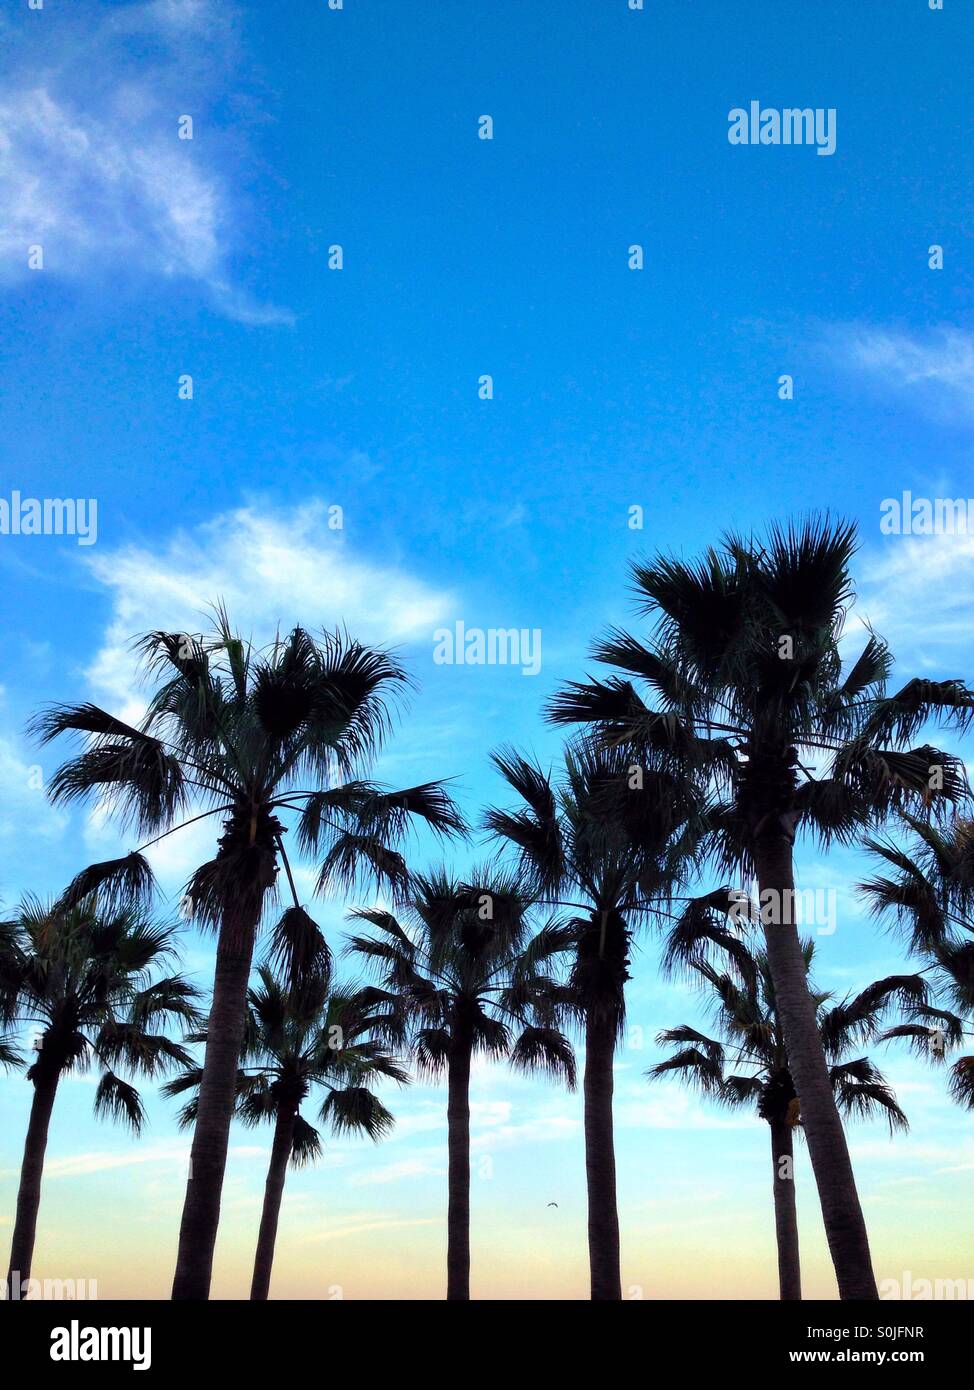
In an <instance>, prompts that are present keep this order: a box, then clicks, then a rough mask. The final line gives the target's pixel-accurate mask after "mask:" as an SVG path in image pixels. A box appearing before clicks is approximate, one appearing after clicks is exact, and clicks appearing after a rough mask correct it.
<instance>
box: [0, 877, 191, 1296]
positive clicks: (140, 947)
mask: <svg viewBox="0 0 974 1390" xmlns="http://www.w3.org/2000/svg"><path fill="white" fill-rule="evenodd" d="M174 941H175V937H174V933H173V931H172V930H171V929H170V928H166V927H162V926H158V925H156V924H154V923H153V922H151V921H150V920H149V919H148V918H147V917H146V915H145V913H144V911H143V910H142V909H141V908H140V907H138V906H132V905H127V906H126V905H124V904H123V905H116V904H109V905H107V906H103V905H102V904H101V903H100V902H99V900H98V897H97V895H95V894H92V895H89V896H88V897H86V898H84V899H82V900H81V901H80V902H78V903H77V904H76V905H75V906H73V907H71V908H63V907H60V906H58V905H54V906H44V905H43V904H41V903H40V902H39V901H38V900H37V899H35V898H28V899H26V900H25V901H24V902H23V903H22V904H21V905H20V907H19V909H18V911H17V914H16V916H15V917H14V918H13V919H12V920H11V921H8V922H5V923H3V924H2V926H0V994H2V997H3V1011H4V1014H5V1016H6V1017H7V1018H8V1020H10V1021H13V1020H16V1021H17V1022H18V1023H20V1024H21V1025H28V1026H29V1027H30V1028H32V1029H34V1030H35V1038H36V1040H35V1044H34V1047H35V1053H36V1055H35V1059H34V1061H33V1063H32V1064H31V1066H30V1068H29V1069H28V1071H27V1079H28V1080H29V1081H30V1082H31V1084H32V1086H33V1099H32V1101H31V1110H30V1122H29V1124H28V1127H27V1138H26V1141H25V1143H24V1158H23V1165H22V1167H21V1173H20V1187H19V1189H18V1192H17V1215H16V1219H15V1222H14V1231H13V1240H12V1242H11V1247H10V1263H9V1266H8V1271H7V1296H8V1298H11V1297H16V1296H17V1295H16V1293H15V1292H14V1287H15V1284H16V1282H17V1281H18V1280H19V1284H20V1286H21V1287H22V1286H23V1285H24V1284H25V1283H26V1282H27V1280H28V1279H29V1278H30V1270H31V1263H32V1260H33V1254H34V1235H35V1231H36V1228H37V1213H38V1208H39V1206H40V1200H41V1179H42V1177H43V1173H44V1154H45V1151H46V1149H47V1136H48V1130H49V1128H50V1123H51V1114H52V1112H53V1109H54V1101H55V1098H56V1096H57V1089H58V1085H59V1083H60V1080H61V1077H62V1076H64V1075H65V1073H67V1072H72V1071H84V1070H86V1069H87V1068H88V1067H90V1066H91V1065H93V1064H94V1065H96V1066H98V1067H100V1068H101V1069H102V1074H101V1078H100V1080H99V1082H98V1088H97V1090H96V1091H95V1114H96V1115H103V1116H107V1117H108V1118H109V1119H113V1120H119V1121H122V1122H124V1123H125V1124H127V1125H128V1126H129V1127H130V1128H131V1129H132V1131H133V1132H134V1133H135V1134H138V1133H139V1132H140V1131H141V1129H142V1126H143V1123H144V1120H145V1111H144V1110H143V1107H142V1101H141V1099H140V1097H139V1093H138V1091H137V1090H136V1089H135V1087H134V1086H133V1085H132V1083H131V1082H130V1081H128V1080H126V1079H125V1077H124V1076H120V1075H119V1074H118V1072H117V1071H116V1070H115V1068H116V1067H121V1068H124V1070H126V1071H128V1072H130V1073H132V1074H134V1075H136V1076H145V1077H156V1076H159V1075H161V1074H163V1073H165V1072H166V1071H168V1070H170V1069H171V1068H173V1067H176V1066H187V1065H188V1064H190V1063H191V1061H192V1058H191V1056H190V1054H189V1053H188V1052H187V1051H186V1050H185V1048H183V1047H182V1046H180V1044H179V1043H177V1042H175V1041H174V1040H173V1039H172V1038H171V1037H169V1036H168V1033H167V1031H166V1030H167V1029H170V1028H171V1027H172V1026H173V1025H175V1026H177V1027H178V1028H185V1027H198V1026H199V1022H200V1016H199V1013H198V1011H197V1007H196V1005H197V1001H198V998H199V995H198V992H197V990H196V989H195V988H194V987H193V986H192V985H190V984H189V983H188V982H187V981H186V980H185V979H184V978H183V977H182V976H181V975H179V974H169V975H163V974H160V973H159V972H160V970H161V968H162V967H165V966H166V965H168V964H169V962H170V961H171V960H172V959H173V957H174V955H175V949H174Z"/></svg>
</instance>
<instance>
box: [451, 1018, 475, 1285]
mask: <svg viewBox="0 0 974 1390" xmlns="http://www.w3.org/2000/svg"><path fill="white" fill-rule="evenodd" d="M472 1050H473V1047H472V1041H471V1039H470V1038H468V1037H467V1036H466V1033H465V1031H464V1030H462V1029H457V1030H456V1032H455V1036H454V1039H453V1044H452V1046H451V1049H450V1057H449V1063H448V1070H447V1085H448V1091H449V1095H448V1099H447V1110H446V1123H447V1145H448V1149H449V1176H448V1179H447V1183H448V1188H449V1203H448V1210H447V1219H446V1225H447V1249H446V1296H447V1299H448V1300H449V1301H451V1302H453V1301H461V1300H467V1299H469V1298H470V1056H471V1052H472Z"/></svg>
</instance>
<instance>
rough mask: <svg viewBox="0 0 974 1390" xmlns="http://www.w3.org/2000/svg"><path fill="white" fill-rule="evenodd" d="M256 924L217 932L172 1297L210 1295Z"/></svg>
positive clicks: (235, 925) (192, 1297)
mask: <svg viewBox="0 0 974 1390" xmlns="http://www.w3.org/2000/svg"><path fill="white" fill-rule="evenodd" d="M256 924H257V918H256V917H255V918H254V920H253V921H252V922H251V923H249V924H248V926H249V929H247V927H245V928H244V929H243V930H240V929H239V925H238V924H234V928H235V929H234V930H233V931H232V932H231V931H228V929H227V926H226V925H224V927H223V928H222V929H221V931H220V942H219V945H218V947H217V954H216V974H215V976H214V980H213V1004H212V1007H211V1009H210V1019H209V1023H208V1025H207V1041H206V1055H205V1057H204V1059H203V1079H202V1081H201V1083H200V1093H199V1108H198V1111H197V1117H196V1129H195V1131H194V1133H193V1147H192V1151H191V1153H190V1167H189V1178H188V1180H187V1183H186V1197H185V1200H184V1202H183V1216H182V1221H181V1223H180V1227H179V1253H178V1255H177V1257H176V1274H175V1277H174V1279H173V1286H172V1296H173V1298H175V1299H205V1298H208V1297H209V1294H210V1277H211V1275H212V1273H213V1251H214V1248H215V1246H216V1233H217V1227H218V1226H219V1224H220V1197H221V1194H222V1192H223V1173H224V1170H225V1168H226V1165H227V1145H228V1143H229V1139H230V1120H231V1117H232V1115H233V1107H234V1100H235V1097H236V1088H237V1067H238V1065H239V1061H240V1046H241V1043H242V1042H243V1035H244V1026H245V1023H246V1017H247V986H248V983H249V981H250V963H251V958H252V956H253V952H254V935H255V930H256Z"/></svg>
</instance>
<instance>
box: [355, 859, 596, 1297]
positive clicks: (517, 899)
mask: <svg viewBox="0 0 974 1390" xmlns="http://www.w3.org/2000/svg"><path fill="white" fill-rule="evenodd" d="M530 905H531V899H530V897H529V896H528V895H527V894H525V893H524V892H523V891H522V890H521V889H519V887H518V886H517V884H516V882H515V881H514V880H513V879H511V878H509V877H505V876H504V875H502V874H501V873H498V872H496V871H494V870H491V869H482V870H477V871H474V872H473V874H472V875H471V877H469V878H468V879H467V880H466V881H464V882H460V881H459V880H457V879H455V878H453V877H451V876H450V875H449V874H448V873H447V871H446V870H445V869H437V870H434V871H432V872H431V873H430V874H428V875H420V874H417V875H416V876H415V878H414V880H413V884H412V891H411V893H410V896H409V899H408V902H407V904H406V912H405V913H404V914H403V916H402V917H401V918H397V917H394V916H393V915H392V914H391V913H389V912H386V911H383V910H381V909H376V908H372V909H365V908H363V909H358V910H357V911H355V912H353V913H352V914H351V915H352V917H353V918H355V919H357V920H359V921H364V922H368V923H369V924H370V925H371V926H372V927H374V928H375V929H376V930H377V931H378V932H379V933H381V935H378V936H356V937H353V938H352V939H351V941H350V943H349V949H350V950H351V951H352V952H354V953H355V954H356V955H358V956H360V957H362V958H363V959H366V960H368V961H370V962H371V963H372V965H373V967H374V968H375V969H376V970H377V971H378V975H379V978H380V979H381V981H382V987H381V988H377V989H373V990H372V991H368V990H367V991H365V997H366V999H367V1000H368V1001H369V1002H374V1003H375V1004H377V1005H383V1006H387V1007H388V1009H389V1013H390V1019H391V1020H394V1021H393V1022H391V1023H390V1025H389V1026H390V1027H391V1029H392V1031H393V1033H394V1034H395V1035H396V1036H400V1037H403V1036H405V1037H408V1038H409V1040H410V1042H411V1045H412V1049H413V1055H414V1057H415V1059H416V1063H417V1066H418V1068H419V1070H420V1072H421V1074H424V1075H427V1076H440V1075H442V1074H443V1073H446V1077H447V1132H448V1133H447V1145H448V1211H447V1295H446V1296H447V1298H448V1299H450V1300H465V1299H469V1297H470V1070H471V1063H472V1061H473V1058H474V1056H475V1055H477V1054H481V1055H483V1056H487V1057H492V1058H500V1057H507V1058H509V1060H510V1062H511V1064H512V1065H513V1066H514V1067H517V1068H520V1069H522V1070H535V1069H536V1070H540V1071H543V1072H547V1073H548V1074H550V1075H552V1076H559V1077H561V1078H562V1079H563V1080H565V1082H566V1083H567V1085H568V1086H569V1087H570V1088H571V1087H574V1084H575V1059H574V1056H573V1053H572V1049H571V1047H570V1045H569V1043H568V1041H567V1039H566V1038H565V1037H564V1036H563V1034H562V1033H561V1032H560V1031H559V1030H558V1029H557V1027H555V1026H554V1023H553V1012H554V1010H553V1004H552V1001H551V994H552V991H553V990H554V982H553V981H551V980H549V979H548V978H547V977H546V976H545V975H544V974H543V973H541V966H542V964H543V961H544V959H545V957H546V954H547V947H548V944H549V942H548V938H547V935H546V932H545V930H544V929H542V930H541V931H539V932H537V933H536V934H535V935H534V936H531V933H530V928H529V925H528V921H527V911H528V908H529V907H530ZM512 1030H516V1031H517V1037H516V1038H514V1037H512Z"/></svg>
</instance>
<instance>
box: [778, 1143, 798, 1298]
mask: <svg viewBox="0 0 974 1390" xmlns="http://www.w3.org/2000/svg"><path fill="white" fill-rule="evenodd" d="M793 1138H794V1136H793V1131H792V1127H791V1125H790V1124H788V1123H787V1121H785V1120H772V1121H771V1161H772V1163H773V1165H774V1229H775V1236H776V1238H777V1241H778V1289H779V1293H780V1297H781V1298H783V1299H791V1300H795V1299H801V1296H802V1273H801V1260H800V1257H799V1253H798V1210H797V1207H796V1205H795V1168H794V1145H793Z"/></svg>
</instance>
